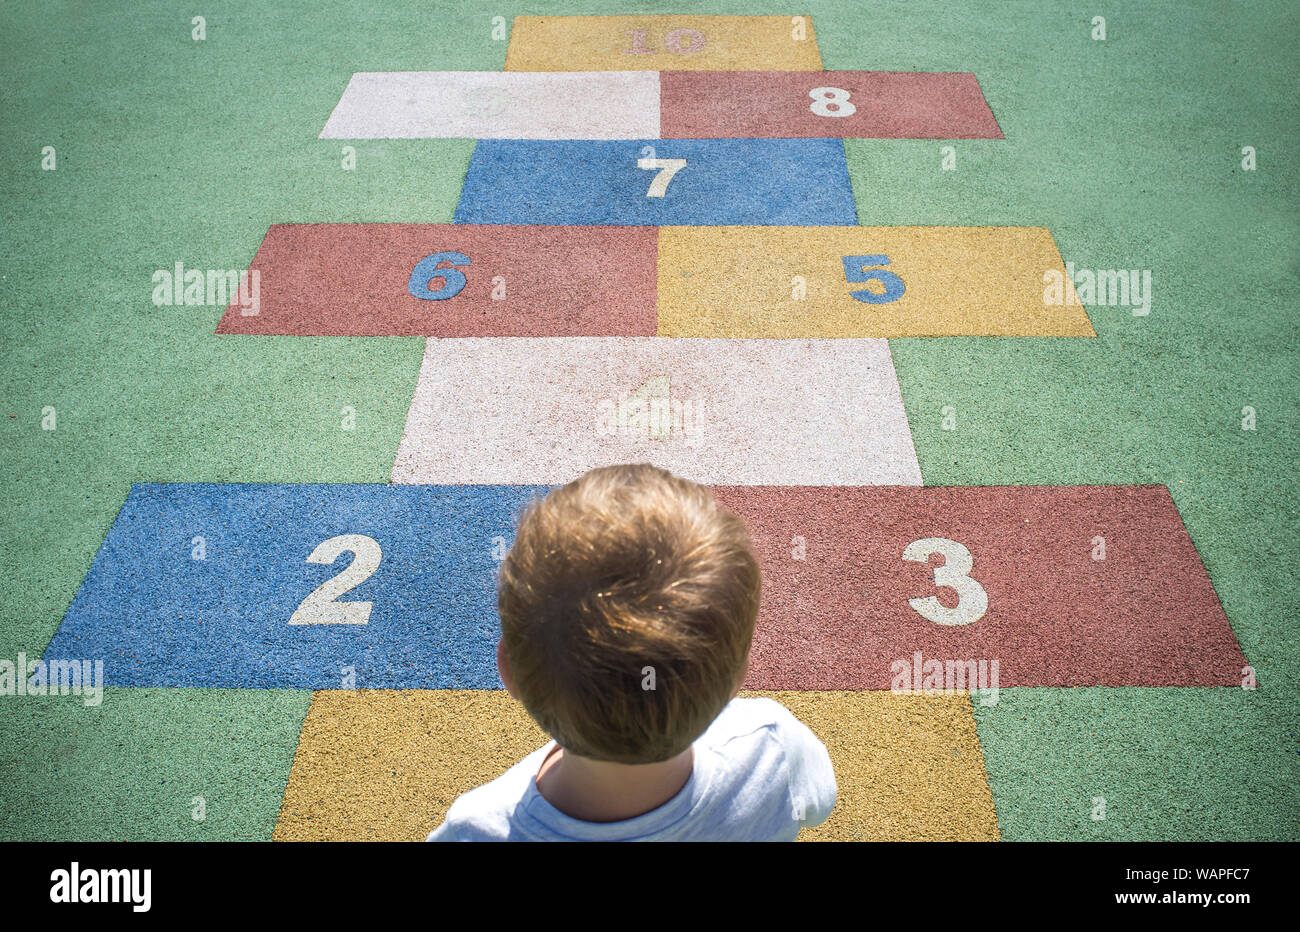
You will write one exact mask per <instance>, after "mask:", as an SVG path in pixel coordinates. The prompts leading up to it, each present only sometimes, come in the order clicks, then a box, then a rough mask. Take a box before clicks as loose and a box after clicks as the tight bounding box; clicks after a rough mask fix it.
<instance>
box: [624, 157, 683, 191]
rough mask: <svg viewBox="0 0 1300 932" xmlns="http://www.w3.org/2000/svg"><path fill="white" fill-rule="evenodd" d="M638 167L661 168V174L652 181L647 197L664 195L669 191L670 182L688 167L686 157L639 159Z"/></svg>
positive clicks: (637, 161)
mask: <svg viewBox="0 0 1300 932" xmlns="http://www.w3.org/2000/svg"><path fill="white" fill-rule="evenodd" d="M636 167H637V168H648V169H655V168H657V169H659V174H657V175H655V176H654V180H653V181H651V182H650V190H649V191H647V192H646V197H663V196H664V195H665V194H667V193H668V182H670V181H672V180H673V176H674V175H676V174H677V173H678V172H679V171H681V170H682V169H683V168H685V167H686V159H637V160H636Z"/></svg>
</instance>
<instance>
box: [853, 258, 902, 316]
mask: <svg viewBox="0 0 1300 932" xmlns="http://www.w3.org/2000/svg"><path fill="white" fill-rule="evenodd" d="M873 265H889V256H845V257H844V280H845V281H847V282H870V281H877V282H880V284H882V285H884V286H885V290H884V292H883V293H881V294H877V293H876V292H874V291H872V290H871V289H869V288H864V289H863V290H862V291H850V292H849V295H850V297H853V298H856V299H857V300H859V301H861V302H863V303H864V304H888V303H889V302H890V301H897V300H898V299H899V298H901V297H902V296H903V292H904V291H906V290H907V288H906V286H905V285H904V284H903V280H902V279H901V278H899V277H898V276H897V275H895V274H894V273H893V272H890V271H888V270H886V269H875V268H873V269H868V268H867V266H873ZM868 273H870V274H868Z"/></svg>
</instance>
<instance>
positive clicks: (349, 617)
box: [289, 534, 383, 625]
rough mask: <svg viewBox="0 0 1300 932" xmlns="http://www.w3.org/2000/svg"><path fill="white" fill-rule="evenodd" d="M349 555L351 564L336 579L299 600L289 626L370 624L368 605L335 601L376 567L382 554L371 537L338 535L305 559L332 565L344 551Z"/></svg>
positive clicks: (365, 578)
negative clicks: (348, 552)
mask: <svg viewBox="0 0 1300 932" xmlns="http://www.w3.org/2000/svg"><path fill="white" fill-rule="evenodd" d="M345 550H350V551H351V552H352V554H353V558H352V562H351V563H349V564H348V566H347V568H346V569H345V570H343V572H341V573H339V574H338V575H337V576H332V577H330V578H329V579H327V580H325V582H323V583H321V584H320V585H319V586H318V587H316V589H315V591H313V592H312V593H311V594H310V595H309V596H307V598H305V599H303V600H302V602H301V604H299V606H298V608H297V609H296V610H295V611H294V613H293V616H292V617H290V619H289V624H291V625H364V624H365V623H366V622H368V621H370V609H371V607H372V605H373V603H371V602H339V601H337V599H338V597H339V596H341V595H343V594H344V593H347V592H350V591H352V590H353V589H355V588H356V587H357V586H359V585H361V584H362V583H363V582H365V581H366V580H367V579H369V578H370V577H371V575H372V574H373V573H374V572H375V570H377V569H378V568H379V561H380V559H381V558H382V557H383V552H382V551H381V550H380V549H379V544H378V543H377V542H376V541H375V539H374V538H373V537H366V536H365V535H364V534H340V535H339V536H338V537H331V538H330V539H329V540H326V541H322V542H321V543H320V544H319V545H317V547H316V549H315V550H313V551H312V552H311V553H310V554H309V555H308V556H307V562H308V563H321V564H324V565H326V566H328V565H329V564H331V563H333V562H334V561H335V560H337V559H338V558H339V556H340V555H341V554H342V553H343V552H344V551H345Z"/></svg>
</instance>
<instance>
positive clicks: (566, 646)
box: [428, 464, 836, 841]
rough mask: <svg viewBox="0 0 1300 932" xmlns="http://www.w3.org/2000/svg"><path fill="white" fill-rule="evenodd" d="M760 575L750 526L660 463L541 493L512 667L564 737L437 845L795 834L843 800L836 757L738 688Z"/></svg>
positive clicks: (502, 586) (508, 599)
mask: <svg viewBox="0 0 1300 932" xmlns="http://www.w3.org/2000/svg"><path fill="white" fill-rule="evenodd" d="M759 590H760V579H759V570H758V563H757V561H756V559H755V557H754V554H753V551H752V550H751V548H750V542H749V536H748V533H747V532H746V530H745V526H744V525H743V524H742V523H741V521H740V519H739V518H737V517H736V516H735V515H734V514H732V513H731V512H729V511H727V510H726V509H723V508H722V507H720V506H718V505H717V504H716V503H715V502H714V500H713V496H712V494H711V493H710V492H709V490H708V489H706V488H705V487H703V486H700V485H696V484H695V483H693V482H688V481H686V480H684V479H680V478H677V477H675V476H673V475H671V474H670V473H668V472H665V471H664V470H662V469H657V468H655V467H653V466H649V465H644V464H643V465H637V466H609V467H605V468H602V469H595V470H592V471H591V472H589V473H587V474H586V475H584V476H582V477H581V478H580V479H578V480H576V481H574V482H571V483H569V484H568V485H566V486H564V487H563V488H559V489H556V490H554V491H552V492H551V494H550V495H548V496H547V497H546V498H545V499H544V500H542V501H541V502H536V503H534V504H533V505H532V506H531V507H530V508H529V509H528V510H527V512H526V513H525V515H524V518H523V520H522V521H521V522H520V526H519V532H518V534H517V535H516V537H515V543H514V547H513V548H512V549H511V551H510V553H509V554H508V555H507V556H506V559H505V562H504V563H502V565H501V573H500V577H499V580H498V594H497V605H498V611H499V614H500V616H501V640H500V641H499V642H498V644H497V667H498V669H499V670H500V673H501V679H502V681H503V682H504V683H505V686H506V689H507V691H508V692H509V693H510V695H511V696H512V697H514V698H515V699H516V700H518V701H519V702H520V703H522V704H523V706H524V708H525V709H526V710H527V711H528V714H529V715H530V716H532V718H533V719H534V720H535V721H536V722H537V724H538V725H539V726H541V728H542V729H543V730H544V731H546V732H547V733H549V734H550V735H552V736H553V738H554V739H555V740H554V741H552V742H551V743H549V744H547V745H545V746H544V747H541V748H539V749H538V750H537V751H535V752H533V753H532V754H530V755H528V756H527V757H525V758H524V759H523V760H522V761H520V762H519V763H518V764H516V765H515V766H514V767H512V768H510V770H508V771H506V773H505V774H504V775H502V776H500V777H498V778H497V779H495V780H493V781H492V782H490V783H488V784H486V785H484V786H481V787H479V788H477V789H475V790H472V791H470V792H469V793H466V794H464V795H463V796H461V797H460V798H458V799H457V800H456V801H455V802H454V803H452V806H451V808H450V809H449V810H448V812H447V818H446V820H445V821H444V822H443V824H442V825H441V826H439V827H438V828H437V829H435V830H434V831H433V832H432V833H431V834H430V835H429V838H428V840H429V841H489V840H491V841H507V840H511V841H513V840H518V841H524V840H537V841H540V840H553V841H577V840H588V841H792V840H793V839H794V837H795V836H796V835H797V834H798V832H799V829H800V828H801V827H803V826H815V825H819V824H821V823H822V822H823V821H825V819H826V817H827V816H828V815H829V814H830V811H831V807H832V806H834V804H835V796H836V785H835V774H834V771H833V770H832V769H831V761H830V755H828V754H827V753H826V748H825V747H824V746H823V745H822V743H821V742H820V741H818V740H817V738H816V736H814V735H813V733H812V732H811V731H810V730H809V729H808V728H807V726H805V725H803V724H802V723H801V722H799V721H798V720H797V719H796V718H795V717H794V716H793V715H792V714H791V713H790V712H789V711H788V710H787V709H786V708H785V707H784V706H782V705H781V704H780V703H777V702H774V701H773V700H771V699H762V698H752V699H736V698H735V696H736V693H738V692H739V691H740V686H741V683H742V682H743V681H744V679H745V674H746V672H747V670H748V667H749V647H750V640H751V638H752V636H753V631H754V620H755V618H756V617H757V615H758V602H759Z"/></svg>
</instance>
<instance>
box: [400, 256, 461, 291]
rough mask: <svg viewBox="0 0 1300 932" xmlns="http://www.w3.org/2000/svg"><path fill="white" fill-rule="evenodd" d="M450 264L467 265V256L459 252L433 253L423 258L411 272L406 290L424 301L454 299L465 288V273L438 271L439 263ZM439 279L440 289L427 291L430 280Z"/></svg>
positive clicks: (459, 271)
mask: <svg viewBox="0 0 1300 932" xmlns="http://www.w3.org/2000/svg"><path fill="white" fill-rule="evenodd" d="M443 262H450V263H452V264H453V265H469V264H470V261H469V256H466V255H464V254H462V253H459V252H435V253H434V254H433V255H431V256H425V257H424V258H423V259H421V260H420V261H419V262H418V263H416V266H415V269H414V270H413V271H412V272H411V280H410V281H409V282H407V284H406V290H407V291H409V292H410V293H411V294H413V295H414V296H415V297H417V298H422V299H423V300H425V301H445V300H446V299H447V298H454V297H456V295H458V294H460V291H461V289H462V288H464V287H465V273H464V272H462V271H461V270H460V269H440V268H438V266H439V264H440V263H443ZM435 278H441V279H442V287H441V288H439V289H438V290H437V291H430V290H429V282H430V281H431V280H432V279H435Z"/></svg>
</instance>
